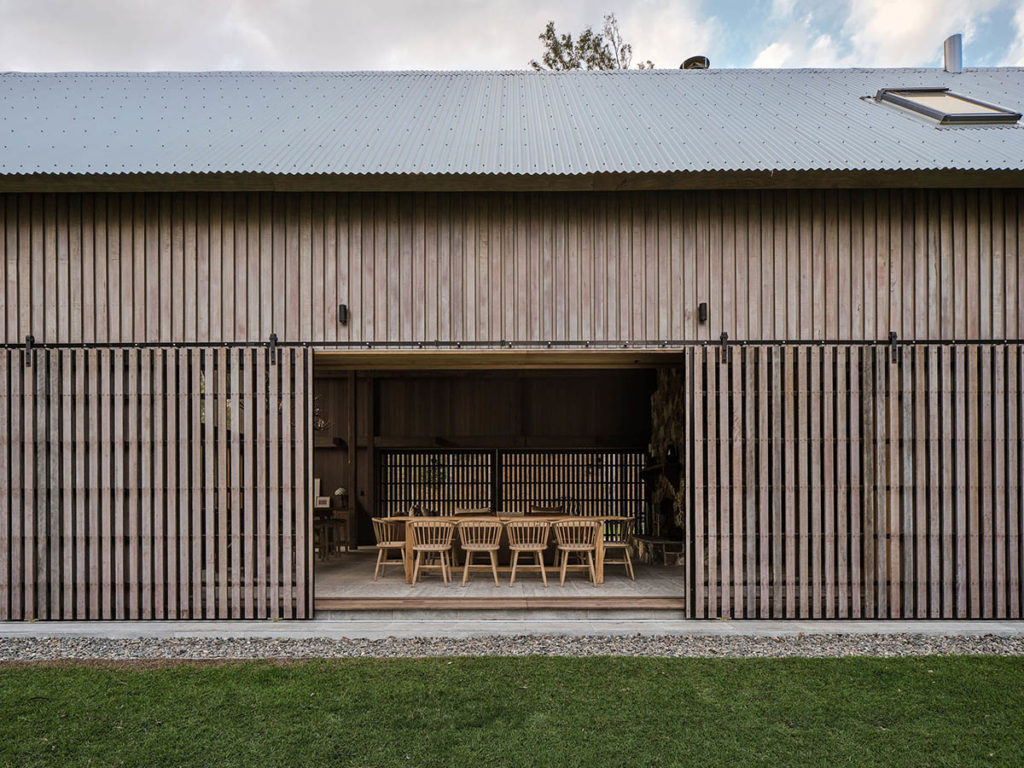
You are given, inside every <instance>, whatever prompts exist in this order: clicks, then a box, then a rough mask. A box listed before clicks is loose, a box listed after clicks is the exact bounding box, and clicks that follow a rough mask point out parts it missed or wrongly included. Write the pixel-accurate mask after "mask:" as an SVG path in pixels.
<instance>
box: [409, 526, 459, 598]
mask: <svg viewBox="0 0 1024 768" xmlns="http://www.w3.org/2000/svg"><path fill="white" fill-rule="evenodd" d="M409 531H410V534H411V535H412V551H413V552H415V553H416V562H415V563H414V565H413V569H412V583H413V584H416V583H417V581H419V577H420V570H421V569H422V570H426V569H427V568H437V569H438V570H440V571H441V578H442V579H444V585H445V586H446V587H447V586H448V570H449V568H450V567H451V554H452V537H453V536H454V535H455V523H453V522H452V521H451V520H444V519H442V518H439V517H435V518H417V519H416V520H412V521H410V522H409ZM435 557H436V558H437V559H438V562H437V563H432V562H430V561H431V560H433V559H434V558H435Z"/></svg>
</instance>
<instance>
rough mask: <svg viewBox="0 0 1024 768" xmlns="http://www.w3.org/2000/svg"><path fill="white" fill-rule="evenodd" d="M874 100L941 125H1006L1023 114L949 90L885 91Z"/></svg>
mask: <svg viewBox="0 0 1024 768" xmlns="http://www.w3.org/2000/svg"><path fill="white" fill-rule="evenodd" d="M875 99H877V100H878V101H887V102H889V103H890V104H895V105H896V106H899V107H903V108H905V109H909V110H912V111H914V112H918V113H920V114H922V115H926V116H927V117H930V118H933V119H934V120H938V121H939V124H940V125H993V124H995V125H1000V124H1002V125H1007V124H1013V123H1016V122H1017V121H1018V120H1020V117H1021V113H1020V112H1014V111H1012V110H1009V109H1006V108H1005V107H1000V106H997V105H996V104H989V103H988V102H986V101H979V100H978V99H972V98H970V97H969V96H962V95H961V94H959V93H953V92H952V91H950V90H949V89H948V88H883V89H882V90H880V91H879V92H878V93H877V94H875Z"/></svg>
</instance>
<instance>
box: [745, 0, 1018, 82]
mask: <svg viewBox="0 0 1024 768" xmlns="http://www.w3.org/2000/svg"><path fill="white" fill-rule="evenodd" d="M1011 2H1014V0H969V1H968V2H964V1H963V0H846V2H844V3H843V4H842V5H841V6H831V7H830V6H821V5H820V4H818V3H814V2H813V0H774V1H773V5H772V18H773V19H775V20H776V23H778V22H780V21H781V22H784V23H785V24H786V26H785V27H783V29H782V30H781V31H780V32H779V33H778V34H776V35H775V36H774V38H773V40H772V41H771V42H770V43H769V44H768V45H767V46H765V47H764V48H763V49H762V50H761V51H760V52H759V53H758V54H757V56H756V57H755V59H754V66H766V67H768V66H778V67H831V66H859V67H910V66H938V65H940V64H941V61H942V42H943V40H945V39H946V38H947V37H948V36H949V35H951V34H954V33H956V32H961V33H963V35H964V42H965V57H964V58H965V61H966V63H967V64H970V61H971V57H970V51H971V48H970V45H969V44H970V43H971V42H972V41H973V39H974V35H975V32H976V30H977V28H978V27H979V25H980V24H981V22H982V21H983V20H984V19H985V18H986V17H987V15H988V14H990V13H991V12H992V11H993V10H994V9H995V8H997V7H999V6H1001V5H1002V6H1006V5H1008V4H1009V3H1011ZM806 9H809V10H806ZM787 11H788V13H787ZM825 11H831V12H832V16H830V17H828V18H827V21H828V22H830V23H831V26H832V28H831V29H826V28H825V26H824V24H825V21H824V20H823V16H822V14H823V12H825ZM1016 19H1017V22H1018V23H1017V27H1018V30H1020V32H1019V36H1018V41H1017V44H1016V47H1015V50H1016V53H1015V54H1011V56H1012V57H1015V58H1013V59H1012V60H1015V61H1021V60H1024V8H1022V9H1021V10H1018V11H1017V16H1016Z"/></svg>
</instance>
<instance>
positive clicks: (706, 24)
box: [599, 0, 720, 69]
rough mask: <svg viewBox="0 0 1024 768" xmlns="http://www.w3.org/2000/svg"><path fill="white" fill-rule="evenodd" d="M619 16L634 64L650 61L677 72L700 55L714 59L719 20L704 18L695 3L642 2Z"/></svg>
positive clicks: (687, 0) (682, 0) (689, 0)
mask: <svg viewBox="0 0 1024 768" xmlns="http://www.w3.org/2000/svg"><path fill="white" fill-rule="evenodd" d="M599 15H600V14H599ZM616 16H617V17H618V19H619V29H620V30H621V31H622V36H623V38H624V39H625V40H626V42H628V43H630V44H631V45H632V46H633V63H634V64H636V63H638V62H640V61H647V60H650V61H653V62H654V64H655V66H657V67H659V68H663V69H674V68H676V67H678V66H679V65H680V64H682V63H683V61H684V60H686V59H687V58H689V57H690V56H696V55H698V54H700V55H703V56H708V57H711V58H712V60H713V54H714V53H715V51H716V50H717V49H716V48H715V41H716V40H717V39H719V37H720V35H719V29H718V21H717V19H715V18H713V17H706V16H704V14H703V13H702V11H701V7H700V3H699V2H697V1H696V0H673V2H663V1H662V2H656V1H655V0H640V1H639V2H635V3H633V4H631V5H629V6H627V7H625V8H623V10H622V12H621V13H617V14H616Z"/></svg>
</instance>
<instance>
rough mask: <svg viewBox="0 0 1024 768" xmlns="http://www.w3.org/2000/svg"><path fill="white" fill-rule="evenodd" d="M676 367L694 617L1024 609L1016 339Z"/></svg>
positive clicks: (774, 350) (733, 358)
mask: <svg viewBox="0 0 1024 768" xmlns="http://www.w3.org/2000/svg"><path fill="white" fill-rule="evenodd" d="M683 359H684V372H685V377H686V381H685V384H684V388H683V392H684V397H685V400H686V404H685V409H686V410H685V417H686V419H687V424H688V429H689V433H690V434H691V435H692V439H691V441H690V444H689V446H688V456H687V457H686V461H687V469H688V477H689V478H691V483H690V488H689V490H688V492H687V493H685V494H683V499H684V501H683V503H684V505H686V506H687V507H688V508H686V509H684V510H683V513H684V514H683V516H682V519H683V520H684V521H686V523H687V537H686V538H687V545H688V557H689V564H688V568H687V580H686V590H687V596H688V605H689V608H688V612H689V615H690V616H693V617H708V618H713V617H733V618H762V617H772V618H817V617H826V618H832V617H838V618H846V617H850V618H861V617H863V618H1017V617H1019V616H1021V615H1022V614H1024V594H1022V593H1024V552H1022V543H1021V535H1022V531H1024V520H1022V514H1024V497H1022V486H1021V481H1020V478H1021V472H1022V469H1024V467H1022V460H1024V423H1022V407H1024V406H1022V398H1024V393H1022V386H1021V384H1022V381H1024V379H1022V374H1024V370H1022V365H1024V350H1022V347H1021V345H1020V344H1018V343H996V344H925V345H904V346H896V347H889V346H885V345H828V344H786V345H751V346H733V347H731V348H728V349H711V348H709V347H701V348H695V349H689V350H687V351H686V352H685V353H684V356H683ZM739 424H742V428H737V425H739Z"/></svg>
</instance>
